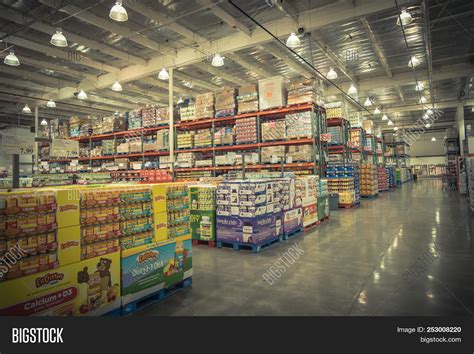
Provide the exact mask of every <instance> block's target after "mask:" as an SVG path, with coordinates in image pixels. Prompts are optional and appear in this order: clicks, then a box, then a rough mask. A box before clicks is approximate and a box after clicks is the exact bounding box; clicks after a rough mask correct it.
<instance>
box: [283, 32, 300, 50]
mask: <svg viewBox="0 0 474 354" xmlns="http://www.w3.org/2000/svg"><path fill="white" fill-rule="evenodd" d="M300 44H301V41H300V39H299V38H298V36H297V35H296V34H295V33H294V32H292V33H291V34H290V35H289V37H288V39H287V40H286V46H287V47H289V48H296V47H299V45H300Z"/></svg>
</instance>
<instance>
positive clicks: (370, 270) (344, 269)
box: [138, 180, 474, 316]
mask: <svg viewBox="0 0 474 354" xmlns="http://www.w3.org/2000/svg"><path fill="white" fill-rule="evenodd" d="M473 237H474V217H471V216H470V213H469V205H468V203H467V202H466V201H465V199H463V198H461V197H460V196H459V195H458V194H456V193H452V192H451V193H446V192H442V191H441V184H440V181H437V180H425V181H419V182H417V183H408V184H405V185H404V186H402V187H401V188H398V189H397V190H395V191H394V192H387V193H382V194H381V195H380V197H379V198H378V199H373V200H365V199H364V200H363V201H362V207H361V208H359V209H356V210H338V211H333V212H332V214H331V219H330V220H329V222H326V223H324V224H322V225H321V226H319V227H318V228H316V229H315V230H313V231H312V232H309V233H306V234H304V235H303V236H298V237H295V238H293V239H290V240H289V241H285V242H282V243H279V244H277V245H275V246H272V247H271V248H269V249H267V250H266V251H264V252H262V253H260V254H252V253H249V252H245V251H239V252H235V251H232V250H230V249H208V248H207V247H203V246H199V247H194V248H193V266H194V277H193V278H194V279H193V286H192V287H191V288H190V289H188V290H186V291H183V292H180V293H178V294H175V295H173V296H172V297H170V298H169V299H167V300H165V301H164V302H161V303H159V304H156V305H154V306H152V307H150V308H147V309H145V310H143V311H141V312H139V313H138V315H181V316H182V315H329V316H339V315H343V316H345V315H369V316H372V315H400V316H405V315H472V314H473V312H474V286H473V279H474V247H473ZM295 243H297V244H298V247H300V248H301V249H302V250H304V253H303V254H302V255H301V256H300V257H299V259H297V260H296V261H294V263H293V264H289V263H287V264H288V265H289V266H288V267H286V271H285V272H284V273H283V274H282V275H281V277H280V278H279V279H277V280H276V281H275V282H274V283H273V285H270V284H269V283H268V282H266V281H265V280H264V278H263V274H264V273H265V272H267V270H268V269H269V267H271V266H272V265H273V264H274V262H275V261H277V260H278V258H279V257H280V256H281V255H282V254H283V253H284V252H285V251H287V250H288V249H289V248H290V247H291V246H294V244H295Z"/></svg>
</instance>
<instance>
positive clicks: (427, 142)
mask: <svg viewBox="0 0 474 354" xmlns="http://www.w3.org/2000/svg"><path fill="white" fill-rule="evenodd" d="M433 136H434V137H435V138H436V141H435V142H433V141H431V138H433ZM444 154H445V151H444V132H441V133H429V132H426V133H424V134H423V135H422V136H421V137H420V138H419V139H418V140H416V141H415V142H413V144H411V146H410V156H411V157H412V158H411V164H412V165H415V163H414V162H413V157H417V156H419V157H426V156H444Z"/></svg>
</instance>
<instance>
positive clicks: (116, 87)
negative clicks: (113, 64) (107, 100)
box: [112, 81, 123, 92]
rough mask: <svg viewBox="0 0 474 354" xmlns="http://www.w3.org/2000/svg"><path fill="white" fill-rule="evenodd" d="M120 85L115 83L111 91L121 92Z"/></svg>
mask: <svg viewBox="0 0 474 354" xmlns="http://www.w3.org/2000/svg"><path fill="white" fill-rule="evenodd" d="M122 90H123V89H122V85H120V82H118V81H115V82H114V84H113V85H112V91H115V92H122Z"/></svg>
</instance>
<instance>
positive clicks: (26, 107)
mask: <svg viewBox="0 0 474 354" xmlns="http://www.w3.org/2000/svg"><path fill="white" fill-rule="evenodd" d="M21 111H22V112H23V113H26V114H30V113H31V109H30V107H28V105H27V104H25V107H23V109H22V110H21Z"/></svg>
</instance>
